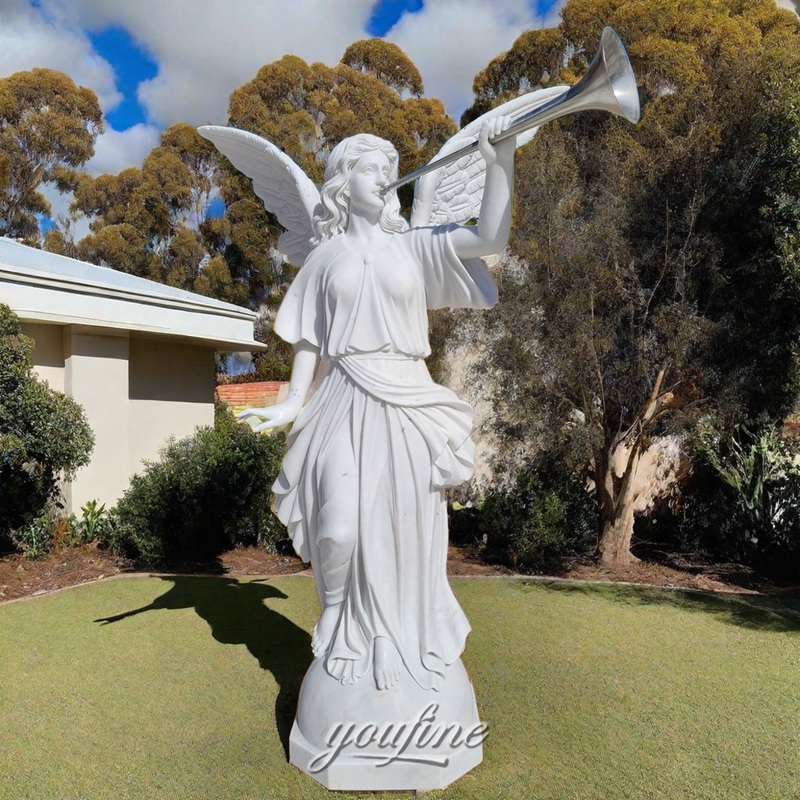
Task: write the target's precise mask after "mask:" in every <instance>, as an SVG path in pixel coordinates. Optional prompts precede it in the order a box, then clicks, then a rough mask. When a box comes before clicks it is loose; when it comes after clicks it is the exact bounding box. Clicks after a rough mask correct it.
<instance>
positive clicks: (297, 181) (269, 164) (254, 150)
mask: <svg viewBox="0 0 800 800" xmlns="http://www.w3.org/2000/svg"><path fill="white" fill-rule="evenodd" d="M197 132H198V133H199V134H200V135H201V136H203V137H205V138H206V139H208V140H209V141H211V142H213V143H214V145H215V147H216V148H217V150H219V151H220V153H222V154H223V155H224V156H225V157H226V158H227V159H228V160H229V161H230V162H231V164H233V166H234V167H236V169H238V170H239V171H240V172H243V173H244V174H245V175H247V177H248V178H250V179H251V180H252V181H253V190H254V191H255V193H256V194H257V195H258V196H259V197H260V198H261V200H262V201H263V203H264V206H265V208H266V209H267V211H269V212H271V213H272V214H274V215H275V216H276V217H277V218H278V222H280V223H281V225H283V227H284V228H286V231H285V232H284V233H283V234H281V236H280V237H279V239H278V250H280V252H281V253H283V254H284V255H285V256H286V257H287V258H288V259H289V261H290V262H291V263H292V264H296V265H297V266H300V265H301V264H302V263H303V262H304V261H305V259H306V256H307V255H308V254H309V253H310V252H311V250H312V244H311V237H312V236H313V228H312V225H311V222H312V220H313V218H314V213H315V212H316V210H317V206H318V205H319V202H320V196H319V189H317V187H316V185H315V184H314V183H313V181H312V180H311V179H310V178H309V177H308V176H307V175H306V174H305V172H303V170H302V169H301V168H300V167H299V166H298V165H297V164H296V163H295V162H294V161H293V160H292V159H291V158H289V156H287V155H286V153H284V152H283V151H282V150H280V149H279V148H278V147H276V146H275V145H274V144H272V142H270V141H268V140H267V139H264V138H262V137H261V136H256V134H254V133H249V132H247V131H242V130H239V129H238V128H224V127H221V126H219V125H203V126H201V127H199V128H198V129H197Z"/></svg>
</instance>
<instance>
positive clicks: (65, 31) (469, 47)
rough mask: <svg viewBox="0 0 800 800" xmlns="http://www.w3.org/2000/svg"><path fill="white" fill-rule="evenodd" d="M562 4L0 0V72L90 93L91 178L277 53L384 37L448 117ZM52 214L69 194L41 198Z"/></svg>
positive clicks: (223, 114)
mask: <svg viewBox="0 0 800 800" xmlns="http://www.w3.org/2000/svg"><path fill="white" fill-rule="evenodd" d="M564 2H565V0H336V1H335V2H332V0H293V1H292V2H291V3H287V2H286V0H202V2H198V0H135V2H134V0H0V76H3V75H10V74H12V73H14V72H17V71H20V70H29V69H32V68H34V67H49V68H51V69H58V70H61V71H63V72H66V73H67V74H69V75H70V76H71V77H72V78H73V80H75V82H76V83H78V84H79V85H82V86H88V87H90V88H92V89H93V90H94V91H95V92H96V93H97V94H98V97H99V98H100V102H101V106H102V108H103V111H104V114H105V120H106V130H105V132H104V133H103V134H102V135H101V136H100V137H99V138H98V141H97V144H96V147H95V156H94V158H93V159H92V160H91V161H90V162H89V164H88V165H87V168H88V169H89V171H90V172H92V173H93V174H100V173H104V172H109V173H114V174H116V173H118V172H119V171H121V170H122V169H124V168H126V167H128V166H138V165H140V164H141V162H142V160H143V158H144V157H145V155H147V153H148V152H149V151H150V150H151V149H152V148H153V147H154V146H155V145H157V144H158V141H159V138H160V134H161V132H162V131H163V130H164V128H165V127H167V126H169V125H171V124H173V123H175V122H188V123H190V124H195V125H199V124H203V123H213V124H225V123H226V121H227V106H228V98H229V96H230V93H231V92H232V91H233V90H234V89H235V88H237V87H238V86H241V85H242V84H243V83H245V82H246V81H248V80H250V79H252V78H253V77H254V76H255V74H256V73H257V71H258V69H259V68H260V67H261V66H262V65H263V64H266V63H270V62H271V61H275V60H276V59H278V58H280V57H281V56H283V55H285V54H286V53H292V54H295V55H298V56H300V57H301V58H303V59H305V60H306V61H308V62H314V61H321V62H323V63H325V64H330V65H332V64H335V63H337V62H338V60H339V59H340V58H341V55H342V53H343V52H344V51H345V49H346V48H347V46H348V45H349V44H351V43H352V42H354V41H357V40H358V39H363V38H366V37H368V36H384V37H385V38H386V39H387V40H388V41H392V42H394V43H396V44H398V45H399V46H400V47H401V48H402V49H403V50H405V51H406V52H407V53H408V55H409V56H410V57H411V59H412V60H413V61H414V63H415V64H416V65H417V67H418V68H419V70H420V72H421V74H422V77H423V80H424V83H425V94H426V96H429V97H438V98H440V99H441V100H443V101H444V103H445V105H446V107H447V109H448V111H450V113H451V114H453V116H455V117H456V118H458V117H459V116H460V114H461V112H462V111H463V110H464V108H466V107H467V106H468V105H469V104H470V103H471V101H472V80H473V78H474V76H475V74H476V73H477V72H478V71H479V70H481V69H482V68H483V67H484V66H485V65H486V64H487V63H488V61H489V60H490V59H492V58H493V57H494V56H496V55H498V54H499V53H501V52H503V51H505V50H507V49H508V48H509V47H510V46H511V45H512V44H513V42H514V40H515V39H516V38H517V36H519V34H520V33H522V32H523V31H524V30H527V29H529V28H532V27H548V26H551V25H555V24H557V23H558V12H559V9H560V7H561V6H562V5H563V3H564ZM50 199H51V201H52V202H54V204H55V205H56V210H55V212H54V213H58V211H59V210H60V209H59V208H58V204H59V203H60V204H61V205H62V206H63V208H64V209H65V208H66V205H67V203H68V200H69V199H68V198H59V197H58V196H56V195H55V194H52V195H51V197H50Z"/></svg>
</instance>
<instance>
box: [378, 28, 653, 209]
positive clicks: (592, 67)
mask: <svg viewBox="0 0 800 800" xmlns="http://www.w3.org/2000/svg"><path fill="white" fill-rule="evenodd" d="M576 111H608V112H609V113H611V114H615V115H616V116H620V117H625V119H627V120H628V121H629V122H633V123H636V122H638V121H639V116H640V113H641V112H640V107H639V92H638V90H637V88H636V76H635V75H634V74H633V67H632V66H631V62H630V59H629V58H628V52H627V50H626V49H625V45H624V44H623V43H622V40H621V39H620V38H619V35H618V34H617V32H616V31H615V30H614V29H613V28H608V27H607V28H603V33H602V34H601V36H600V47H599V48H598V50H597V52H596V53H595V56H594V58H593V59H592V62H591V63H590V64H589V68H588V69H587V70H586V74H585V75H584V76H583V77H582V78H581V79H580V80H579V81H578V82H577V83H576V84H575V85H574V86H572V87H570V88H569V89H566V90H565V91H564V94H562V95H560V96H559V97H555V98H553V99H552V100H550V101H549V102H547V103H545V104H544V105H542V106H540V107H539V108H536V109H534V110H533V111H529V112H528V113H526V114H523V115H522V116H521V117H519V118H518V119H515V120H512V122H511V125H509V127H508V128H507V129H506V130H505V131H503V133H501V134H499V135H498V136H496V137H494V138H493V139H490V142H491V143H492V144H495V143H497V142H501V141H503V140H504V139H510V138H511V137H512V136H517V135H518V134H520V133H522V132H523V131H526V130H529V129H530V128H534V127H537V126H539V125H543V124H544V123H545V122H551V121H552V120H554V119H558V118H559V117H564V116H567V115H568V114H574V113H575V112H576ZM477 149H478V142H477V141H475V142H473V143H472V144H469V145H466V146H465V147H463V148H461V149H460V150H457V151H455V152H454V153H450V154H449V155H446V156H443V157H442V158H438V159H436V160H435V161H429V162H428V163H427V164H425V165H423V166H421V167H420V168H419V169H415V170H414V171H413V172H410V173H409V174H408V175H406V176H405V177H403V178H399V179H398V180H396V181H394V183H390V184H389V185H388V186H384V187H383V189H382V190H381V194H386V193H387V192H390V191H392V190H393V189H397V188H398V187H399V186H403V185H404V184H406V183H410V182H411V181H414V180H416V179H417V178H419V177H421V176H422V175H425V174H426V173H428V172H433V171H434V170H437V169H440V168H441V167H445V166H447V165H448V164H452V163H453V162H454V161H458V160H459V159H460V158H463V157H464V156H467V155H469V154H470V153H474V152H475V151H476V150H477Z"/></svg>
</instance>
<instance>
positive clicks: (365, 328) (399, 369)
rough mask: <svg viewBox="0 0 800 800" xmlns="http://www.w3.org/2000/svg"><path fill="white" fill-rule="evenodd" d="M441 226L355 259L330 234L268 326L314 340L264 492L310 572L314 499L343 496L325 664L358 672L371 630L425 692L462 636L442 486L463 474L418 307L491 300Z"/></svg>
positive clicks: (478, 272)
mask: <svg viewBox="0 0 800 800" xmlns="http://www.w3.org/2000/svg"><path fill="white" fill-rule="evenodd" d="M449 230H450V228H449V227H440V228H427V229H415V230H411V231H408V232H405V233H402V234H395V235H394V236H393V237H392V239H391V243H390V245H389V246H388V247H386V248H384V249H383V250H381V251H379V252H377V253H373V254H372V255H371V256H370V257H368V258H366V259H364V258H361V257H360V256H358V255H357V254H355V253H354V252H353V251H351V250H350V249H349V248H348V247H347V245H346V244H345V243H344V241H343V240H342V238H341V237H336V238H334V239H331V240H329V241H328V242H326V243H325V244H323V245H321V246H320V247H318V248H317V249H316V250H315V251H314V252H313V253H312V254H311V255H310V256H309V258H308V260H307V261H306V264H305V265H304V266H303V267H302V269H301V270H300V272H299V273H298V276H297V278H296V279H295V282H294V284H293V285H292V287H291V288H290V291H289V293H288V294H287V297H286V299H285V300H284V303H283V304H282V306H281V308H280V311H279V314H278V318H277V321H276V330H277V332H278V333H279V334H280V335H281V336H283V337H284V338H285V339H287V340H288V341H291V342H297V341H300V340H305V341H307V342H309V343H310V344H312V345H314V346H316V347H318V348H319V349H320V352H321V355H322V357H323V359H324V360H325V361H326V362H327V363H326V364H325V366H326V368H327V371H326V373H325V377H324V379H323V380H322V382H321V385H320V387H319V389H318V390H317V392H316V393H315V394H314V395H313V397H312V398H311V400H310V401H309V402H308V403H307V405H306V406H305V407H304V408H303V409H302V410H301V412H300V414H299V415H298V417H297V419H296V421H295V423H294V426H293V428H292V431H291V434H290V436H289V442H288V451H287V455H286V458H285V459H284V463H283V468H282V471H281V473H280V475H279V476H278V479H277V481H276V483H275V486H274V490H275V493H276V497H277V500H276V511H277V514H278V516H279V518H280V519H281V520H282V521H283V522H284V523H285V524H286V525H287V527H288V529H289V533H290V535H291V537H292V541H293V543H294V547H295V549H296V551H297V553H298V554H299V555H300V557H301V558H303V559H304V560H305V561H311V563H312V565H313V566H314V567H315V570H317V569H319V568H320V559H319V549H318V542H319V541H320V538H321V537H324V536H325V532H324V531H323V530H320V527H321V526H320V525H318V522H319V520H320V519H322V518H323V515H322V514H321V513H320V512H321V511H322V510H323V508H322V507H323V505H324V502H325V498H328V497H331V496H332V495H333V494H335V493H336V492H337V491H341V492H347V493H348V496H350V495H352V498H351V500H349V501H348V502H352V504H353V514H352V517H348V519H352V520H353V525H354V526H355V527H356V530H355V531H354V540H355V544H354V546H353V553H352V558H351V559H350V565H349V570H348V576H347V582H346V585H345V591H344V599H343V604H342V612H341V616H340V619H339V623H338V627H337V629H336V632H335V634H334V637H333V641H332V644H331V646H330V648H329V650H328V654H327V661H326V667H327V669H328V671H329V672H330V673H331V674H332V675H334V676H335V677H338V678H342V679H349V680H357V679H359V678H361V677H363V676H364V675H366V674H367V673H368V672H369V671H370V670H371V665H372V654H373V653H372V651H373V644H374V640H375V638H376V637H377V636H384V637H386V638H388V639H390V640H391V641H392V642H394V644H395V646H396V647H397V649H398V651H399V653H400V655H401V656H402V659H403V662H404V665H405V667H406V668H407V669H408V671H409V673H410V674H411V675H412V676H413V677H414V679H415V680H416V681H417V682H418V683H419V684H420V686H422V687H424V688H434V689H435V688H438V687H439V686H440V684H441V681H442V679H443V677H444V673H445V667H446V666H447V665H448V664H452V663H453V662H455V661H456V660H457V659H458V658H459V656H460V654H461V652H462V651H463V648H464V643H465V640H466V636H467V634H468V633H469V623H468V622H467V619H466V617H465V616H464V613H463V611H462V610H461V608H460V607H459V605H458V603H457V601H456V599H455V597H454V596H453V593H452V591H451V589H450V586H449V584H448V582H447V577H446V559H447V509H446V504H445V496H444V490H445V487H447V486H453V485H457V484H459V483H461V482H463V481H464V480H466V479H467V478H469V476H470V475H471V474H472V470H473V444H472V441H471V440H470V438H469V435H470V431H471V428H472V410H471V409H470V407H469V406H468V405H467V404H466V403H464V402H463V401H461V400H459V399H458V398H457V397H456V396H455V394H453V392H451V391H450V390H449V389H446V388H444V387H442V386H438V385H437V384H435V383H434V382H433V381H432V380H431V378H430V375H429V373H428V370H427V367H426V366H425V362H424V361H423V360H422V359H423V356H425V355H427V354H428V353H429V352H430V348H429V346H428V339H427V315H426V306H428V305H430V306H436V307H439V306H462V307H487V306H489V305H491V304H492V303H493V302H494V299H495V296H494V285H493V283H492V282H491V278H490V277H489V275H488V272H487V271H486V269H485V267H484V266H483V264H482V263H481V262H477V263H475V262H468V263H466V264H464V263H462V262H461V260H460V259H459V258H458V256H457V255H456V254H455V252H454V251H453V249H452V246H451V244H450V242H449V237H448V235H447V234H448V231H449ZM339 448H351V451H352V452H349V451H348V463H349V456H350V455H352V463H353V464H354V465H355V476H354V478H353V476H341V478H339V477H337V473H336V470H335V469H329V468H328V466H329V465H330V464H334V463H336V464H338V463H339V462H338V461H335V459H336V458H337V452H338V449H339ZM337 481H341V485H340V486H339V485H337ZM354 487H355V490H354ZM317 581H318V588H320V578H319V576H318V577H317ZM320 599H321V600H322V602H323V603H324V602H325V597H324V593H323V592H322V591H321V590H320Z"/></svg>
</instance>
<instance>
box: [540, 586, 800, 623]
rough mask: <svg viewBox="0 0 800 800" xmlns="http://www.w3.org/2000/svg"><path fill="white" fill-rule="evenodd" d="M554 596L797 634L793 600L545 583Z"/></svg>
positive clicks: (798, 614)
mask: <svg viewBox="0 0 800 800" xmlns="http://www.w3.org/2000/svg"><path fill="white" fill-rule="evenodd" d="M544 585H545V586H546V587H547V588H548V589H550V590H552V591H557V592H570V593H577V594H586V595H594V596H598V595H599V596H602V597H605V598H606V599H608V600H611V601H612V602H618V603H625V604H633V605H642V606H652V605H666V606H673V607H675V608H681V609H685V610H687V611H695V612H700V613H705V614H710V615H711V616H713V617H715V618H716V619H719V620H720V621H722V622H725V623H727V624H729V625H737V626H739V627H742V628H752V629H756V630H760V631H775V632H780V633H800V607H798V605H797V604H796V603H795V602H793V598H789V597H787V598H784V599H783V601H781V600H779V599H778V598H776V597H770V596H767V595H760V594H722V593H719V592H706V591H702V590H699V589H658V588H651V587H644V586H643V587H639V586H628V585H619V584H613V583H611V584H579V583H570V582H568V581H564V582H561V581H553V582H545V583H544Z"/></svg>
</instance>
